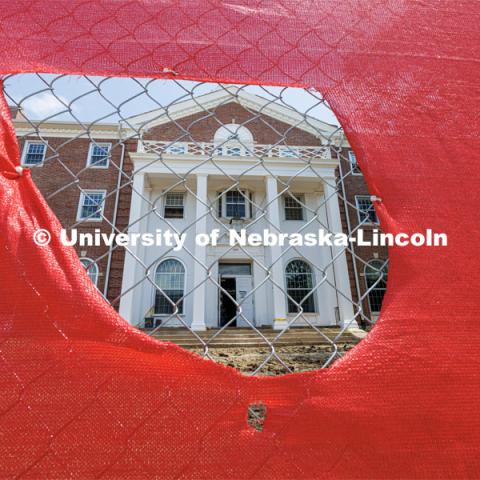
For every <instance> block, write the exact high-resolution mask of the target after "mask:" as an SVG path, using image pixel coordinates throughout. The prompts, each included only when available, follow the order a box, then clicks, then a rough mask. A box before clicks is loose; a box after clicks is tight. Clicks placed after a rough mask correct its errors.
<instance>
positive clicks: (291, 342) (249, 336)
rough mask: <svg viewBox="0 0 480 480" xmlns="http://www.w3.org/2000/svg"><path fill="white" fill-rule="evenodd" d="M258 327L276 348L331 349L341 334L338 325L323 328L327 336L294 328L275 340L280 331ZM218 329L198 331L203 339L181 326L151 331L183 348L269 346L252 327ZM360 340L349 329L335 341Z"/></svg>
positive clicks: (158, 337)
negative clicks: (319, 346) (336, 326)
mask: <svg viewBox="0 0 480 480" xmlns="http://www.w3.org/2000/svg"><path fill="white" fill-rule="evenodd" d="M259 330H260V332H261V333H262V335H263V336H264V337H265V338H266V339H267V340H268V341H270V342H273V344H274V345H275V347H286V346H288V347H290V346H310V345H322V346H325V348H330V346H331V343H330V341H333V340H334V339H335V338H336V337H337V336H338V334H339V333H340V330H339V329H338V328H322V329H321V332H322V334H323V335H325V337H327V338H325V337H323V336H322V335H321V334H319V333H318V332H317V331H315V330H313V329H311V328H308V327H306V328H292V329H290V330H288V331H286V332H285V333H283V334H282V335H281V336H280V338H278V339H277V340H275V338H276V337H277V336H278V334H279V332H276V331H274V330H272V329H271V328H269V329H265V328H262V329H259ZM218 332H219V330H218V329H210V330H207V331H205V332H196V333H197V335H198V336H199V337H200V338H201V340H199V339H198V338H196V337H195V336H194V335H193V333H192V332H190V331H189V330H187V329H180V328H168V327H166V328H161V329H159V330H157V331H155V332H152V334H153V336H154V337H155V338H157V339H158V340H164V341H168V342H172V343H176V344H177V345H180V346H181V347H184V348H202V347H203V344H202V341H203V342H205V343H207V342H208V346H209V347H210V348H267V349H268V348H269V346H268V344H267V343H266V342H265V340H264V339H263V338H262V337H261V336H260V335H259V334H258V333H256V332H255V331H254V330H252V329H247V328H229V329H225V330H223V331H222V332H220V333H218ZM359 341H360V338H359V337H357V336H355V335H353V334H352V333H350V332H348V331H347V332H344V333H343V334H342V335H341V336H340V338H338V339H337V340H336V343H338V344H339V345H355V344H357V343H358V342H359Z"/></svg>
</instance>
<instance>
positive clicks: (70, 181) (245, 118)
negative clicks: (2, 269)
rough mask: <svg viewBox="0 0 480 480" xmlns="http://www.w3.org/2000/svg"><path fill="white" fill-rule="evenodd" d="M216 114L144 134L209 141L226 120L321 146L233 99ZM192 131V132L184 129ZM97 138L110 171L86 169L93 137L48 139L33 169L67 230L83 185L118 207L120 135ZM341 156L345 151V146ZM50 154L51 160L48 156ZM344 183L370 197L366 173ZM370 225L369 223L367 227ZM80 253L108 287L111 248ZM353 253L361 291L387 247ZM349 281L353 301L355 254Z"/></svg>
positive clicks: (112, 292)
mask: <svg viewBox="0 0 480 480" xmlns="http://www.w3.org/2000/svg"><path fill="white" fill-rule="evenodd" d="M213 111H214V112H215V115H209V114H207V113H205V112H202V113H198V114H195V115H191V116H189V117H185V118H183V119H180V120H178V121H176V122H170V123H168V124H165V125H161V126H158V127H154V128H152V129H151V130H150V131H149V132H146V133H145V135H144V138H145V139H146V140H149V139H152V140H168V141H171V140H176V139H179V140H180V141H187V142H188V141H197V142H211V141H213V136H214V133H215V131H216V130H217V129H218V128H219V127H220V126H221V124H228V123H231V122H232V121H234V122H235V123H237V124H245V126H247V128H248V129H249V130H250V131H251V132H252V134H253V137H254V141H255V142H256V143H262V144H276V143H278V142H279V141H281V140H282V136H283V135H285V140H286V143H287V144H289V145H319V144H320V140H319V139H318V138H316V137H315V136H314V135H312V134H309V133H307V132H305V131H303V130H300V129H298V128H292V127H291V126H290V125H288V124H287V123H283V122H281V121H278V120H276V119H274V118H272V117H267V116H264V115H263V116H259V115H258V114H257V113H256V112H250V111H248V110H247V109H245V108H244V107H242V106H241V105H239V104H237V103H230V104H227V105H222V106H219V107H216V108H215V109H214V110H213ZM186 132H188V133H186ZM96 140H97V141H106V142H111V143H112V145H113V148H112V164H111V165H110V166H109V168H108V169H98V168H96V169H95V168H94V169H92V168H86V165H87V156H88V150H89V145H90V141H89V140H88V139H66V138H48V143H49V149H48V152H47V159H48V160H47V161H46V163H45V165H44V166H43V167H34V168H33V169H32V177H33V179H34V181H35V182H36V184H37V186H38V187H39V189H40V191H41V192H42V194H43V195H44V196H45V198H46V199H47V201H48V203H49V205H50V206H51V208H52V210H53V211H54V212H55V214H56V215H57V217H58V218H59V220H60V222H61V223H62V225H63V226H64V227H65V228H68V227H71V226H73V225H75V224H76V223H77V222H76V216H77V209H78V204H79V199H80V190H79V187H81V188H83V189H105V190H107V200H106V204H105V210H104V215H105V217H106V218H107V219H108V220H109V221H110V222H113V215H114V205H115V201H116V188H117V182H118V176H119V169H120V164H121V155H122V147H121V145H120V144H119V143H118V140H116V139H108V138H102V139H100V138H97V139H96ZM20 147H21V148H23V141H22V140H20ZM136 150H137V141H136V140H130V141H127V142H126V143H125V157H124V165H123V175H122V178H121V189H120V192H119V201H118V210H117V221H116V227H117V230H119V231H126V229H127V226H128V219H129V210H130V199H131V172H132V169H133V166H132V161H131V158H130V153H131V152H135V151H136ZM342 153H343V155H345V156H346V155H347V150H346V149H344V151H343V152H342ZM49 157H51V158H49ZM342 169H343V172H344V174H345V173H346V172H349V171H350V165H349V162H348V161H346V160H342ZM344 187H345V192H346V198H347V200H348V202H350V203H351V204H352V205H355V195H368V194H369V193H368V189H367V186H366V184H365V182H364V179H363V176H357V175H347V176H346V177H345V178H344ZM340 211H341V215H342V222H343V227H344V231H345V232H347V222H346V215H347V212H346V211H345V206H344V203H343V201H341V200H340ZM348 215H349V218H350V222H351V226H352V228H355V226H356V225H358V215H357V212H356V210H355V208H353V207H349V208H348ZM77 228H78V230H79V232H93V231H94V230H95V229H97V228H98V229H100V231H101V232H103V233H110V232H111V229H112V227H111V225H109V223H108V222H107V221H105V220H104V221H102V222H91V221H90V222H88V221H84V222H82V223H81V224H80V225H78V227H77ZM368 228H369V227H365V229H366V230H368ZM76 250H77V253H78V254H79V256H80V255H81V254H82V253H85V256H87V257H89V258H92V259H98V258H99V257H101V258H100V260H98V265H99V269H100V278H99V283H98V287H99V289H100V290H101V291H104V287H105V278H106V269H107V262H108V248H107V247H78V246H77V247H76ZM355 254H356V256H358V257H359V258H357V259H356V265H357V269H358V273H359V274H360V276H359V284H360V290H361V294H363V293H364V292H365V290H366V285H365V277H364V275H363V273H364V263H363V262H362V260H363V261H364V262H367V261H368V260H371V259H372V258H374V255H375V254H378V257H379V258H380V259H386V258H387V249H386V248H381V247H375V248H373V247H355ZM124 258H125V252H124V249H123V248H120V247H116V248H114V249H113V252H112V259H111V268H110V278H109V286H108V292H107V297H108V299H109V300H110V302H112V303H113V305H114V307H115V308H118V306H119V301H118V297H119V295H120V293H121V284H122V275H123V262H124ZM348 262H349V269H350V281H351V285H352V294H353V297H354V299H355V300H358V296H357V290H356V283H355V276H354V269H353V258H352V256H351V255H349V256H348ZM363 307H364V311H365V312H366V314H367V315H368V314H369V307H368V301H366V300H365V301H364V302H363Z"/></svg>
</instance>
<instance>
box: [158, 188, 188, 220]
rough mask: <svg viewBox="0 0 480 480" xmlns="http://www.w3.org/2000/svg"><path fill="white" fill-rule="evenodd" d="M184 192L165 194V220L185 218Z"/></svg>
mask: <svg viewBox="0 0 480 480" xmlns="http://www.w3.org/2000/svg"><path fill="white" fill-rule="evenodd" d="M184 198H185V195H184V193H183V192H168V193H166V194H165V202H164V206H163V216H164V217H165V218H183V213H184Z"/></svg>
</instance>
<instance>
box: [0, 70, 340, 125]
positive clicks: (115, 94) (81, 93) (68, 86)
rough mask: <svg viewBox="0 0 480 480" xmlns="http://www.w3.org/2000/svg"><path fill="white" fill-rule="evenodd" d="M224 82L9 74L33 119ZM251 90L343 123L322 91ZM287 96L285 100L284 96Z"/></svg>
mask: <svg viewBox="0 0 480 480" xmlns="http://www.w3.org/2000/svg"><path fill="white" fill-rule="evenodd" d="M217 88H219V85H218V84H216V83H198V82H191V81H177V80H164V79H132V78H105V77H84V76H76V75H46V74H17V75H11V76H9V77H7V78H6V79H5V93H6V95H7V99H8V101H9V103H10V104H19V103H20V104H21V106H22V108H23V111H24V114H25V115H26V116H27V117H28V118H30V119H33V120H46V119H49V120H52V121H55V120H57V121H60V120H61V121H82V122H92V121H102V122H109V123H114V122H117V121H118V120H119V119H120V118H121V117H123V118H128V117H130V116H132V115H137V114H139V113H143V112H148V111H150V110H154V109H157V108H161V107H165V106H167V105H169V104H170V103H171V102H178V101H181V100H182V99H188V98H191V94H192V93H193V95H195V96H197V95H201V94H204V93H207V92H210V91H212V90H215V89H217ZM246 91H247V92H249V93H254V94H256V95H260V96H262V97H265V98H267V99H274V100H275V101H277V102H280V103H282V102H283V104H284V105H288V106H291V107H294V108H295V109H296V110H298V111H300V112H302V113H308V114H309V115H311V116H313V117H316V118H318V119H320V120H323V121H325V122H327V123H331V124H335V125H338V124H339V122H338V120H337V119H336V118H335V116H334V114H333V112H332V111H331V110H330V109H329V107H328V106H327V105H326V104H325V103H324V102H321V96H320V94H319V93H317V92H308V91H305V90H303V89H298V88H282V87H265V88H264V87H258V86H247V87H246ZM280 99H281V100H280Z"/></svg>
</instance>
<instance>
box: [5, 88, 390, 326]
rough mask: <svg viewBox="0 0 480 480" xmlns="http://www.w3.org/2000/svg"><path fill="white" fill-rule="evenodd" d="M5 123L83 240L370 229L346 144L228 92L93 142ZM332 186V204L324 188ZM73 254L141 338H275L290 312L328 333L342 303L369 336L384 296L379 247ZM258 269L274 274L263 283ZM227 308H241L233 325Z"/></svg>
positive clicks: (52, 125) (291, 115) (63, 127)
mask: <svg viewBox="0 0 480 480" xmlns="http://www.w3.org/2000/svg"><path fill="white" fill-rule="evenodd" d="M213 113H214V114H213ZM12 114H13V116H14V124H15V127H16V130H17V135H18V138H19V144H20V148H21V152H22V164H23V165H25V166H29V167H32V176H33V179H34V181H35V182H36V184H37V186H38V187H39V189H40V190H41V192H42V194H43V195H44V196H45V198H46V199H47V201H48V203H49V205H50V206H51V208H52V210H53V211H54V212H55V213H56V215H57V216H58V218H59V220H60V221H61V223H62V225H64V227H66V228H73V227H74V228H76V229H77V230H78V231H79V232H95V231H100V232H103V233H112V232H123V231H127V229H128V231H130V232H144V231H154V230H155V229H162V228H163V229H165V228H166V227H167V226H168V227H169V228H173V229H174V230H178V231H186V232H191V233H192V234H193V233H197V234H198V233H199V232H202V231H210V230H212V229H213V228H215V227H220V229H225V230H226V228H227V226H228V228H230V227H232V225H233V226H234V227H235V225H236V226H241V227H245V228H247V230H249V231H254V232H256V231H261V230H262V229H263V228H264V227H270V228H274V229H278V230H279V231H283V232H285V231H286V232H296V231H309V230H308V229H309V228H314V226H313V225H314V223H315V221H316V220H318V221H319V225H320V224H323V225H326V226H328V228H329V229H330V230H331V231H344V232H351V231H355V229H356V228H358V225H359V223H362V228H364V230H371V229H372V228H374V227H375V225H376V222H377V220H376V216H375V213H374V210H373V208H372V205H371V202H370V199H369V193H368V190H367V187H366V185H365V182H364V181H363V177H362V175H361V172H360V171H359V169H358V167H357V166H356V164H355V160H354V156H353V153H352V152H351V150H350V148H349V146H348V144H347V143H346V142H345V141H344V140H338V141H339V142H341V144H340V147H341V148H340V149H331V148H330V146H329V143H328V141H331V140H332V138H333V137H335V138H338V139H340V138H341V137H340V136H339V135H338V132H337V129H336V127H333V126H331V125H328V124H326V123H324V122H321V121H319V120H316V119H314V118H310V119H309V121H307V122H305V118H304V116H302V115H300V114H298V113H296V112H295V111H294V110H291V109H288V108H287V107H284V106H280V105H277V104H272V103H271V102H268V101H267V100H265V99H263V98H261V97H258V96H255V95H251V94H246V93H244V92H239V91H237V90H235V89H234V88H233V87H232V88H231V89H227V90H223V89H222V90H221V91H215V92H212V93H209V94H207V95H204V96H202V97H198V98H197V99H195V101H193V100H188V101H185V102H182V103H178V104H176V105H174V106H173V107H172V108H170V109H169V110H168V111H165V110H162V109H158V110H155V111H152V112H147V113H144V114H141V115H137V116H135V117H132V118H130V119H128V122H119V123H115V124H106V123H104V124H99V123H97V124H94V125H93V126H91V127H90V128H89V130H88V134H87V133H86V131H85V128H84V127H82V126H80V125H79V124H78V123H61V122H43V123H42V124H41V125H40V126H39V127H36V128H32V124H31V123H30V122H29V121H27V119H25V118H23V117H22V115H21V113H19V112H17V111H13V112H12ZM326 139H329V140H328V141H327V140H326ZM258 158H262V162H261V164H260V163H259V161H258ZM302 161H303V162H305V169H303V170H302V171H300V173H299V162H302ZM133 171H135V175H133V176H132V172H133ZM232 178H234V180H232ZM325 179H326V180H325ZM338 180H340V182H339V187H340V188H339V189H338V190H339V193H340V195H339V196H337V193H336V189H335V188H333V189H332V185H333V186H334V185H335V183H337V182H338ZM286 187H288V188H286ZM132 189H133V194H132ZM333 197H334V201H331V200H330V201H326V200H327V199H332V198H333ZM99 205H100V207H99ZM317 217H318V218H317ZM310 225H311V227H310ZM319 225H316V226H315V228H318V226H319ZM305 229H306V230H305ZM190 242H191V239H190ZM75 248H76V251H77V253H78V255H79V257H80V259H81V261H82V263H83V264H84V265H85V266H86V268H87V271H88V273H89V275H90V277H91V279H92V281H94V282H95V283H96V285H97V287H98V289H99V290H100V292H102V294H103V295H104V296H105V297H106V298H107V299H108V300H109V301H110V302H111V303H112V304H113V305H114V306H115V308H118V309H119V310H120V313H121V314H122V315H123V316H124V317H125V318H126V319H127V320H128V321H129V322H131V323H132V324H136V325H140V326H144V325H146V326H149V325H151V324H160V323H162V322H164V323H166V324H168V325H172V326H175V325H181V324H182V323H183V324H188V325H190V326H192V327H193V328H196V329H198V330H202V329H204V328H207V327H214V326H219V325H225V324H229V325H232V326H233V325H238V326H242V325H246V324H248V323H249V322H251V323H252V324H255V325H272V326H274V327H275V328H282V326H283V325H284V324H285V319H289V318H292V317H294V316H295V315H297V314H298V309H299V305H301V307H302V309H303V315H302V317H303V316H305V317H307V322H311V323H313V324H318V325H334V324H338V323H340V324H341V323H343V322H344V321H347V320H348V319H351V317H352V315H353V309H352V306H351V299H353V301H354V302H358V299H359V298H361V299H362V306H363V311H364V316H360V317H357V318H356V319H355V320H356V322H358V324H362V325H364V324H365V319H367V318H370V317H373V318H375V316H376V315H377V314H378V311H379V308H380V306H381V300H382V298H383V292H384V289H385V282H384V281H383V279H382V278H379V274H378V271H379V270H381V269H382V268H384V267H383V264H384V262H385V260H386V258H387V252H386V250H385V249H382V248H379V247H375V248H372V247H354V249H353V255H352V254H350V253H349V254H347V255H346V256H345V255H339V256H336V253H335V252H332V251H327V250H332V249H327V248H323V247H322V248H323V250H322V249H312V248H309V249H308V247H304V249H303V250H302V249H301V248H299V249H296V252H291V251H289V250H288V249H281V248H277V249H275V247H269V248H263V247H258V248H257V247H251V248H248V249H237V250H235V249H233V250H231V249H228V248H227V246H226V245H225V244H222V243H221V242H220V244H219V246H217V247H215V248H213V247H210V246H207V247H204V248H199V247H198V246H196V245H195V244H194V243H188V242H187V244H186V249H185V250H184V251H182V252H177V253H175V254H173V253H172V252H171V251H170V250H169V249H168V248H160V247H159V248H157V247H156V248H155V249H146V248H145V247H138V246H135V247H129V249H128V251H125V249H123V248H120V247H114V248H108V247H106V246H104V247H100V246H85V247H82V246H76V247H75ZM333 250H334V249H333ZM280 257H281V260H282V261H281V262H277V264H278V265H277V264H275V258H280ZM263 264H271V265H277V266H274V267H273V268H272V283H271V284H269V281H270V278H267V279H266V278H265V272H263V271H262V269H261V265H263ZM280 264H281V265H280ZM332 265H333V268H332ZM209 275H210V277H209ZM204 278H207V280H205V281H204V280H203V279H204ZM319 279H322V282H319ZM317 283H321V285H320V286H319V287H318V288H317V287H316V285H317ZM155 285H157V286H159V287H160V289H161V291H159V290H158V289H157V288H156V287H155ZM280 285H282V286H284V289H283V290H282V288H280ZM219 286H220V287H221V288H219ZM368 289H370V290H369V291H368V292H367V290H368ZM337 290H339V291H341V295H338V292H337ZM224 291H225V292H228V295H225V294H224V293H222V292H224ZM285 291H288V298H287V296H286V295H285ZM162 292H163V293H162ZM230 297H232V298H234V299H235V300H236V301H237V302H240V303H241V304H242V312H243V313H242V316H241V317H239V318H237V319H235V320H233V319H232V318H233V317H232V315H233V316H235V312H234V305H233V304H232V301H231V298H230ZM206 299H208V300H210V299H211V300H212V301H206ZM213 299H215V300H214V301H213ZM174 303H176V305H173V304H174ZM177 307H178V308H177ZM193 312H195V314H194V313H193ZM145 318H146V319H147V321H148V322H150V323H148V324H147V323H145ZM229 322H230V323H229ZM297 323H298V324H304V322H302V321H299V322H296V324H297ZM354 324H355V322H354Z"/></svg>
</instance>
